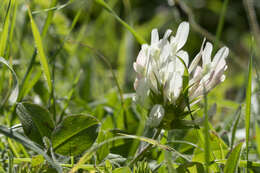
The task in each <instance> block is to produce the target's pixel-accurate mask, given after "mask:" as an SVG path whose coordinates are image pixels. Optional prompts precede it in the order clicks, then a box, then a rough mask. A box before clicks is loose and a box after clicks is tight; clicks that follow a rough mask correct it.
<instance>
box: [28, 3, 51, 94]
mask: <svg viewBox="0 0 260 173" xmlns="http://www.w3.org/2000/svg"><path fill="white" fill-rule="evenodd" d="M28 14H29V17H30V21H31V27H32V32H33V37H34V41H35V44H36V47H37V50H38V53H39V55H38V56H39V59H40V63H41V65H42V68H43V73H44V74H45V77H46V80H47V84H48V88H49V91H51V89H52V82H51V74H50V69H49V65H48V60H47V58H46V56H45V53H44V49H43V45H42V39H41V35H40V32H39V30H38V27H37V25H36V24H35V22H34V20H33V17H32V14H31V11H30V8H29V7H28Z"/></svg>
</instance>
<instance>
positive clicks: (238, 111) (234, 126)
mask: <svg viewBox="0 0 260 173" xmlns="http://www.w3.org/2000/svg"><path fill="white" fill-rule="evenodd" d="M240 114H241V106H239V107H238V109H237V111H236V119H235V122H234V124H233V126H232V135H231V150H232V149H233V146H234V141H235V135H236V131H237V126H238V122H239V119H240Z"/></svg>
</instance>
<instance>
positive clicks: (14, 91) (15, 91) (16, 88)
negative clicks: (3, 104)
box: [0, 57, 19, 103]
mask: <svg viewBox="0 0 260 173" xmlns="http://www.w3.org/2000/svg"><path fill="white" fill-rule="evenodd" d="M0 62H1V63H3V64H4V65H6V66H7V67H8V69H9V70H10V71H11V72H12V75H13V81H14V82H13V88H12V93H11V95H10V97H9V100H10V102H11V103H15V102H16V100H17V97H18V94H19V84H18V78H17V76H16V73H15V71H14V70H13V68H12V67H11V66H10V65H9V63H8V62H7V61H6V60H5V59H4V58H2V57H0Z"/></svg>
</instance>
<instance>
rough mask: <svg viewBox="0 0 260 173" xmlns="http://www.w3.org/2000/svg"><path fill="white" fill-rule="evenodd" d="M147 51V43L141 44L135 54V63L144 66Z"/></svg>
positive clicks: (146, 59)
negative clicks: (137, 52)
mask: <svg viewBox="0 0 260 173" xmlns="http://www.w3.org/2000/svg"><path fill="white" fill-rule="evenodd" d="M148 52H149V47H148V45H147V44H144V45H142V48H141V50H140V52H139V54H138V56H137V59H136V63H137V64H139V65H141V66H144V67H145V66H146V63H147V61H148Z"/></svg>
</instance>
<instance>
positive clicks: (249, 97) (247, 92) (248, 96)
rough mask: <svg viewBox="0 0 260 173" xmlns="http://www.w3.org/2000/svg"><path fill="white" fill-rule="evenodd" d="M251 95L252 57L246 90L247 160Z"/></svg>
mask: <svg viewBox="0 0 260 173" xmlns="http://www.w3.org/2000/svg"><path fill="white" fill-rule="evenodd" d="M251 95H252V56H251V57H250V60H249V66H248V77H247V88H246V109H245V127H246V160H248V153H249V149H248V148H249V137H250V136H249V135H250V134H249V131H250V116H251Z"/></svg>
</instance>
